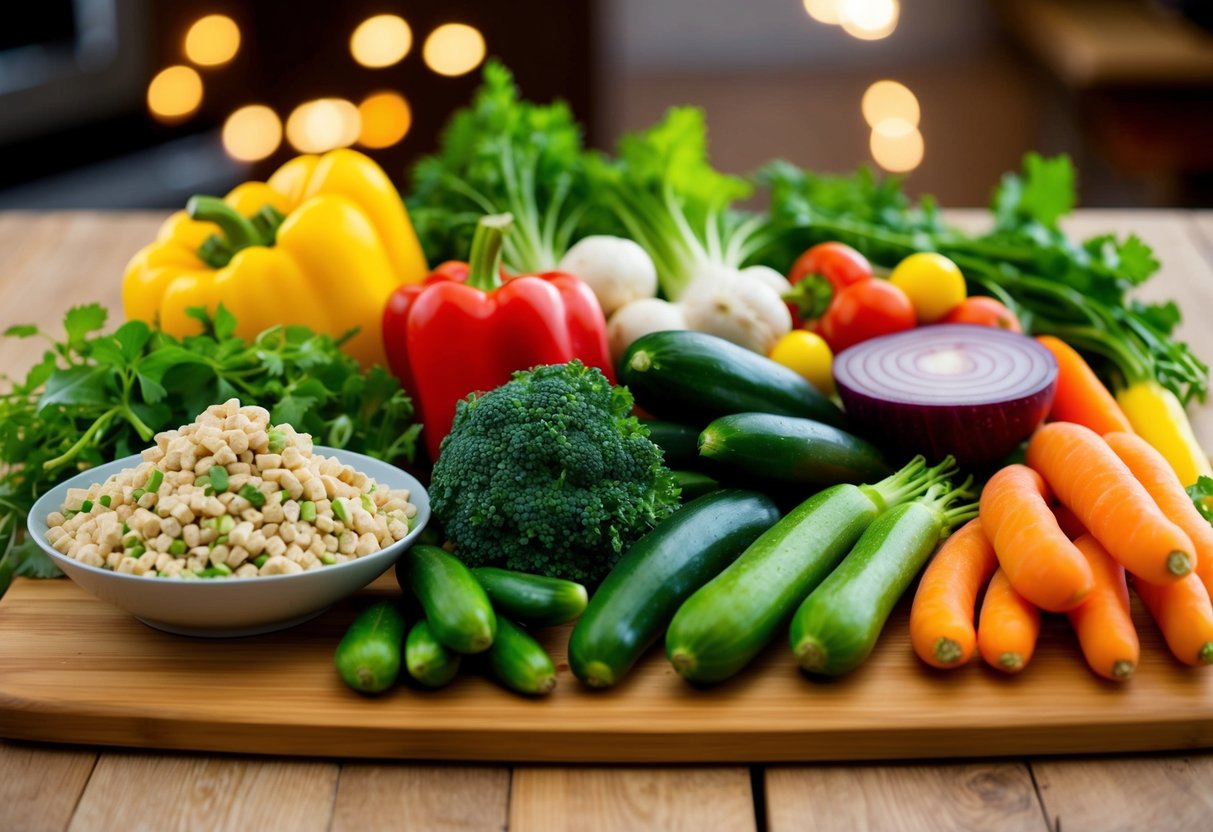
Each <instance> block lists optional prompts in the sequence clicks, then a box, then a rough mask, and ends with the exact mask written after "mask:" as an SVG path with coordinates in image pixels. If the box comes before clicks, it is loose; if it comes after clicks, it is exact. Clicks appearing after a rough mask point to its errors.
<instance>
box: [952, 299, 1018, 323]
mask: <svg viewBox="0 0 1213 832" xmlns="http://www.w3.org/2000/svg"><path fill="white" fill-rule="evenodd" d="M943 322H944V323H945V324H976V325H977V326H992V327H994V328H995V329H1005V330H1008V331H1010V332H1023V327H1022V326H1020V324H1019V319H1018V318H1016V317H1015V313H1014V312H1012V311H1011V310H1010V309H1007V307H1006V306H1004V305H1003V304H1002V303H1001V302H999V301H997V300H995V299H994V298H987V297H982V296H981V295H976V296H974V297H971V298H965V299H964V300H962V301H961V302H960V303H958V304H956V305H955V306H953V307H952V308H951V309H949V310H948V314H946V315H944V316H943Z"/></svg>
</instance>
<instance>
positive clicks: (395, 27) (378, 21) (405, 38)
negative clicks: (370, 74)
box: [350, 14, 413, 69]
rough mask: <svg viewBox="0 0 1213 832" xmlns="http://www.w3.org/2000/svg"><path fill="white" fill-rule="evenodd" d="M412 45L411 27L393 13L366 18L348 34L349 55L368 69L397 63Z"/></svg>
mask: <svg viewBox="0 0 1213 832" xmlns="http://www.w3.org/2000/svg"><path fill="white" fill-rule="evenodd" d="M412 46H413V30H412V29H410V28H409V24H408V23H406V22H405V20H404V18H402V17H397V16H396V15H394V14H377V15H375V16H374V17H368V18H367V19H366V20H364V21H362V22H361V23H359V24H358V28H357V29H355V30H354V34H352V35H350V54H351V55H353V56H354V60H355V61H357V62H358V63H360V64H362V65H363V66H366V67H371V68H372V69H379V68H381V67H385V66H391V65H392V64H398V63H400V62H401V61H402V60H404V56H405V55H407V54H408V53H409V49H411V48H412Z"/></svg>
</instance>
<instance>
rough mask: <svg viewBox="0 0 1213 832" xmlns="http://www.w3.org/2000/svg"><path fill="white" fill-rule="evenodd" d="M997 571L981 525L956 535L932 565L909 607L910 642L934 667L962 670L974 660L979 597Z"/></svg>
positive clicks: (968, 525)
mask: <svg viewBox="0 0 1213 832" xmlns="http://www.w3.org/2000/svg"><path fill="white" fill-rule="evenodd" d="M997 567H998V558H997V557H995V555H994V547H993V546H991V545H990V541H989V540H987V539H986V533H985V532H984V531H982V528H981V521H980V520H970V521H969V522H968V523H966V524H965V525H964V526H963V527H961V529H960V531H958V532H956V533H954V534H953V535H952V536H951V537H949V538H948V539H947V541H946V542H945V543H944V544H943V547H942V548H940V550H939V551H938V552H937V553H936V554H935V557H934V558H932V559H931V562H930V564H928V565H927V570H926V572H924V573H923V575H922V580H921V581H919V582H918V591H917V592H916V593H914V604H913V606H911V607H910V641H911V643H912V644H913V645H914V652H916V653H917V654H918V657H919V658H920V659H922V660H923V661H924V662H926V663H927V664H929V665H931V666H933V667H959V666H960V665H962V664H964V663H965V662H967V661H968V660H969V659H971V658H972V657H973V649H974V647H976V646H977V631H976V629H975V628H974V626H973V616H974V612H975V610H976V606H977V593H978V592H980V591H981V588H982V587H983V586H985V584H986V581H988V580H990V576H991V575H992V574H994V570H995V569H996V568H997Z"/></svg>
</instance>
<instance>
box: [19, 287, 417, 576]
mask: <svg viewBox="0 0 1213 832" xmlns="http://www.w3.org/2000/svg"><path fill="white" fill-rule="evenodd" d="M190 314H191V315H192V316H193V317H194V318H196V319H197V320H198V321H199V322H200V323H201V325H202V327H201V329H202V332H201V334H199V335H191V336H187V337H185V338H182V339H178V338H174V337H172V336H170V335H166V334H165V333H163V332H160V331H157V330H153V329H151V328H150V327H149V326H148V325H147V324H145V323H143V322H142V321H128V322H126V323H124V324H122V325H121V326H120V327H118V328H117V329H116V330H114V331H112V332H109V333H105V332H102V331H101V330H102V329H103V328H104V327H105V323H106V318H107V314H106V310H105V309H104V308H103V307H101V306H99V305H97V304H91V305H88V306H77V307H74V308H72V309H70V310H68V312H67V314H66V315H65V317H64V320H63V325H64V334H63V336H62V338H61V339H59V338H55V337H52V336H50V335H47V334H46V333H43V332H41V331H40V330H39V329H38V328H37V327H35V326H31V325H19V326H13V327H10V328H9V329H8V330H7V331H6V332H5V333H4V335H5V336H8V337H16V338H44V339H46V340H47V342H48V343H49V348H48V349H47V350H46V352H45V354H44V355H43V357H42V360H41V361H39V362H38V363H37V364H36V365H35V366H34V367H33V368H32V369H31V370H30V371H29V373H28V374H27V375H26V377H25V378H24V379H22V380H13V379H0V594H2V593H3V591H4V590H5V589H6V588H7V586H8V583H9V581H10V580H11V578H12V576H13V575H14V574H15V575H31V576H35V577H47V576H51V575H55V574H57V570H56V569H55V567H54V564H53V563H52V562H51V561H50V560H49V559H48V558H46V557H45V556H44V555H42V554H41V553H40V552H39V551H38V550H37V549H36V547H35V546H34V545H33V543H32V542H31V541H28V540H23V538H24V534H23V532H24V528H25V517H26V515H27V513H28V512H29V510H30V507H31V506H32V505H33V503H34V500H35V499H37V497H38V496H40V495H41V494H42V493H43V492H45V491H46V490H47V489H48V488H50V487H51V486H53V485H55V484H56V483H59V482H61V481H63V480H65V479H67V478H68V477H71V476H73V475H75V474H76V473H78V472H80V471H81V470H84V469H87V468H90V467H92V466H95V465H98V464H100V463H103V462H107V461H110V460H113V459H117V458H120V457H123V456H128V455H130V454H133V453H137V452H139V451H140V450H142V449H143V448H144V447H147V446H148V445H149V444H150V442H151V440H152V438H153V437H154V436H155V434H156V433H158V432H160V431H163V430H168V429H171V428H175V427H178V426H180V425H183V424H188V423H189V422H191V421H193V419H194V418H195V417H196V416H197V415H198V414H199V413H201V412H202V411H203V410H205V409H206V408H207V407H209V406H210V405H212V404H215V403H218V402H223V401H226V400H228V399H230V398H239V399H240V401H241V403H242V404H245V405H254V404H255V405H260V406H262V407H265V408H267V409H268V410H269V411H270V414H271V419H272V420H273V422H274V423H289V424H291V425H293V426H294V427H295V428H296V429H297V430H299V431H303V432H307V433H310V434H312V435H313V436H314V437H315V439H316V441H317V442H318V443H320V444H324V445H330V446H333V447H339V448H348V449H350V450H353V451H358V452H361V453H365V454H369V455H371V456H374V457H378V458H379V459H384V460H388V461H393V460H397V459H401V458H404V459H412V456H413V450H414V446H415V443H416V439H417V434H418V433H419V431H420V429H421V428H420V426H418V425H415V424H413V423H412V417H413V405H412V402H411V401H410V400H409V398H408V396H407V395H406V394H405V393H404V391H403V390H401V389H400V385H399V383H398V382H397V381H396V379H394V378H393V377H392V376H391V375H390V374H389V373H388V372H387V371H386V370H384V369H383V368H381V367H378V366H376V367H372V368H371V369H370V370H368V371H363V370H362V368H361V367H359V365H358V363H357V362H356V361H355V360H354V359H353V358H351V357H350V356H348V355H346V354H345V353H343V352H342V351H341V349H340V347H341V343H342V342H343V340H344V339H333V338H331V337H329V336H327V335H319V334H317V333H315V332H313V331H312V330H310V329H307V328H306V327H298V326H288V327H281V326H280V327H273V328H271V329H267V330H266V331H264V332H262V333H261V334H260V335H258V336H257V337H256V338H255V339H253V340H252V341H251V342H250V341H245V340H243V339H242V338H239V337H237V336H236V335H235V331H236V320H235V318H234V317H233V316H232V314H231V313H230V312H228V310H226V309H225V308H224V307H222V306H220V307H219V308H218V310H217V311H216V313H215V315H214V317H213V318H212V317H210V316H208V315H207V314H206V312H205V311H204V310H202V309H196V310H191V311H190ZM4 382H7V384H4ZM4 388H7V389H4Z"/></svg>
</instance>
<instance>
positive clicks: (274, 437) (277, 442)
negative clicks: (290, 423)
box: [269, 430, 286, 454]
mask: <svg viewBox="0 0 1213 832" xmlns="http://www.w3.org/2000/svg"><path fill="white" fill-rule="evenodd" d="M269 437H270V453H272V454H280V453H282V449H283V448H285V447H286V434H285V433H283V432H282V431H280V430H271V431H270V432H269Z"/></svg>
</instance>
